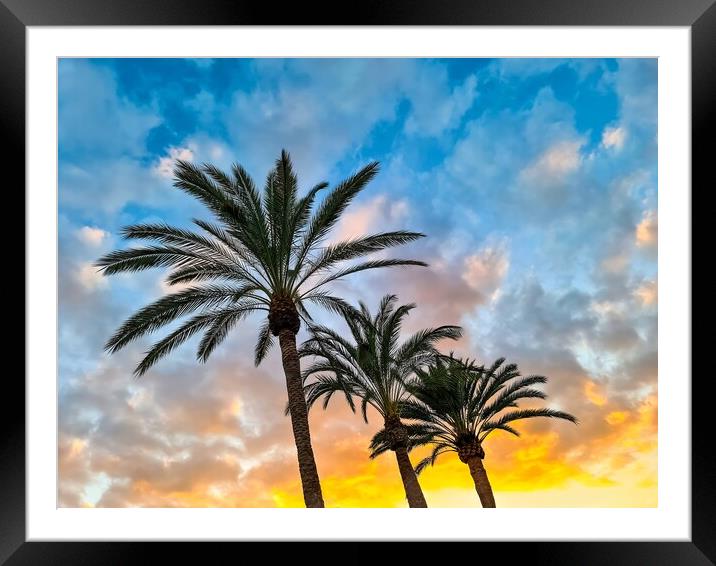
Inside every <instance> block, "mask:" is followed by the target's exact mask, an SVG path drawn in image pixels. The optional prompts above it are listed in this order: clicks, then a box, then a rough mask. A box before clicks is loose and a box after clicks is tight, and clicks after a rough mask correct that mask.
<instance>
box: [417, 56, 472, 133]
mask: <svg viewBox="0 0 716 566" xmlns="http://www.w3.org/2000/svg"><path fill="white" fill-rule="evenodd" d="M435 75H436V73H435V70H434V69H433V68H431V67H426V68H423V69H422V72H421V73H420V74H419V78H418V79H417V80H416V84H415V85H414V88H413V89H411V92H410V99H411V103H412V112H411V114H410V115H409V116H408V119H407V120H406V122H405V131H406V132H407V133H408V134H414V135H417V136H421V137H430V136H439V135H441V134H442V133H443V132H445V131H447V130H453V129H455V128H456V127H457V126H458V125H459V124H460V120H461V119H462V117H463V116H464V115H465V113H466V112H467V111H468V109H469V108H470V107H471V106H472V105H473V103H474V102H475V98H476V97H477V78H476V77H475V76H474V75H470V76H468V77H467V78H466V79H465V80H464V82H463V83H462V84H459V85H456V86H455V87H454V88H453V89H452V91H448V89H447V87H446V85H447V83H448V81H447V79H446V78H444V77H443V75H441V74H440V73H439V72H438V73H437V77H436V76H435Z"/></svg>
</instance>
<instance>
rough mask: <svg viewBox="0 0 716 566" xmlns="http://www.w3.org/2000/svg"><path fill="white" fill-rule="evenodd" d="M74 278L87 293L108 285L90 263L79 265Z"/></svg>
mask: <svg viewBox="0 0 716 566" xmlns="http://www.w3.org/2000/svg"><path fill="white" fill-rule="evenodd" d="M75 277H76V279H77V281H78V282H79V283H80V285H82V286H83V287H84V288H85V289H86V290H87V291H95V290H96V289H100V288H105V287H107V285H108V280H107V278H106V277H104V275H102V273H101V272H100V271H99V269H98V268H97V267H96V266H95V265H93V264H91V263H83V264H81V265H79V266H78V268H77V271H76V272H75Z"/></svg>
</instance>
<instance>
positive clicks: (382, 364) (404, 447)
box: [300, 295, 461, 507]
mask: <svg viewBox="0 0 716 566" xmlns="http://www.w3.org/2000/svg"><path fill="white" fill-rule="evenodd" d="M396 301H397V297H396V296H395V295H386V296H385V297H383V299H382V301H381V303H380V307H379V308H378V312H377V313H376V314H375V315H372V314H371V313H370V311H369V310H368V308H367V307H366V306H365V304H363V303H360V304H359V306H360V308H358V309H356V308H354V307H351V306H348V307H346V308H344V309H343V310H342V313H341V314H342V315H343V318H344V319H345V322H346V324H347V325H348V328H349V329H350V333H351V338H346V337H344V336H343V335H341V334H340V333H338V332H336V331H335V330H332V329H331V328H327V327H325V326H313V327H311V337H310V339H309V340H308V341H307V342H305V343H304V344H303V345H302V346H301V350H300V353H301V356H315V357H316V359H315V361H314V363H313V364H312V365H311V366H310V367H308V368H307V369H306V370H305V371H304V379H309V378H312V380H311V382H310V383H308V384H307V385H306V386H305V391H306V400H307V402H308V406H309V407H311V406H312V405H313V404H314V403H315V402H316V401H318V400H319V399H320V398H323V408H324V409H325V408H326V407H327V406H328V402H329V401H330V400H331V397H332V395H333V394H334V393H337V392H340V393H343V394H344V396H345V399H346V402H347V403H348V406H349V407H350V408H351V410H353V412H355V409H356V405H355V400H354V399H359V400H360V405H361V412H362V414H363V419H364V420H365V422H366V423H367V422H368V413H367V409H368V405H370V406H372V407H373V408H374V409H375V410H376V411H378V413H379V414H380V415H381V417H382V418H383V423H384V427H383V429H382V430H381V431H380V432H379V433H378V434H377V435H376V437H374V440H373V442H372V443H371V448H374V445H375V446H376V447H377V446H378V445H380V447H379V449H374V450H373V452H372V454H371V457H375V456H377V455H378V454H380V453H382V452H385V451H387V450H392V451H393V452H395V457H396V459H397V462H398V470H399V471H400V477H401V479H402V480H403V487H404V488H405V495H406V497H407V499H408V504H409V505H410V507H427V503H426V502H425V496H424V495H423V491H422V489H421V488H420V484H419V483H418V478H417V476H416V474H415V470H414V469H413V466H412V464H411V463H410V458H409V457H408V450H409V448H410V446H409V438H410V425H406V424H404V423H403V422H402V420H401V413H402V409H403V404H404V403H405V401H406V400H407V398H408V392H407V391H406V389H405V387H404V385H403V384H404V382H405V380H406V379H408V377H409V376H410V375H411V373H412V372H414V371H415V370H416V369H417V368H418V367H420V366H421V365H425V364H426V363H428V362H429V361H430V360H431V359H433V358H434V357H435V356H436V355H438V351H437V349H436V343H437V342H438V341H440V340H442V339H445V338H449V339H453V340H454V339H457V338H459V337H460V335H461V329H460V327H458V326H439V327H437V328H426V329H424V330H420V331H418V332H416V333H415V334H413V335H411V336H410V337H408V338H407V339H406V340H405V341H403V342H402V343H401V344H399V343H398V340H399V337H400V330H401V327H402V324H403V320H404V319H405V317H406V316H407V315H408V313H410V311H411V310H412V309H414V308H415V305H414V304H407V305H401V306H398V307H397V308H396Z"/></svg>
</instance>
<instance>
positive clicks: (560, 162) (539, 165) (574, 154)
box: [522, 140, 582, 183]
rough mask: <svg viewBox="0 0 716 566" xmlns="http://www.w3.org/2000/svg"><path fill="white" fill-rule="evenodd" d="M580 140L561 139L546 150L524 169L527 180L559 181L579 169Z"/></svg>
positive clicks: (541, 181)
mask: <svg viewBox="0 0 716 566" xmlns="http://www.w3.org/2000/svg"><path fill="white" fill-rule="evenodd" d="M581 147H582V142H581V141H578V140H569V141H560V142H557V143H555V144H554V145H552V146H551V147H549V148H548V149H547V150H546V151H544V152H543V153H542V154H541V155H540V156H539V157H538V158H537V160H536V161H535V162H534V163H532V164H531V165H529V166H528V167H527V168H525V169H524V170H523V171H522V176H523V178H524V179H525V180H527V181H531V182H538V183H543V182H558V181H561V180H563V179H564V178H565V177H566V176H567V175H569V174H570V173H574V172H575V171H576V170H577V169H579V165H580V163H581V162H582V155H581V153H580V148H581Z"/></svg>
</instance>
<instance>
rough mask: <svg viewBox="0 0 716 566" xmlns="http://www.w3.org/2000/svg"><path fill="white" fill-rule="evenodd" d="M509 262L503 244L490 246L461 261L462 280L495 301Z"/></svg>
mask: <svg viewBox="0 0 716 566" xmlns="http://www.w3.org/2000/svg"><path fill="white" fill-rule="evenodd" d="M509 267H510V260H509V257H508V253H507V251H506V249H505V245H504V244H498V245H490V246H486V247H484V248H482V249H481V250H479V251H478V252H477V253H474V254H472V255H469V256H467V257H466V258H465V260H464V261H463V272H462V279H463V280H464V281H465V282H466V283H467V284H468V285H469V286H470V287H472V288H473V289H475V290H476V291H479V292H480V293H481V294H482V295H484V296H485V297H490V299H491V300H493V299H496V298H497V297H498V294H499V288H500V285H501V283H502V280H503V279H504V278H505V275H507V271H508V269H509Z"/></svg>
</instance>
